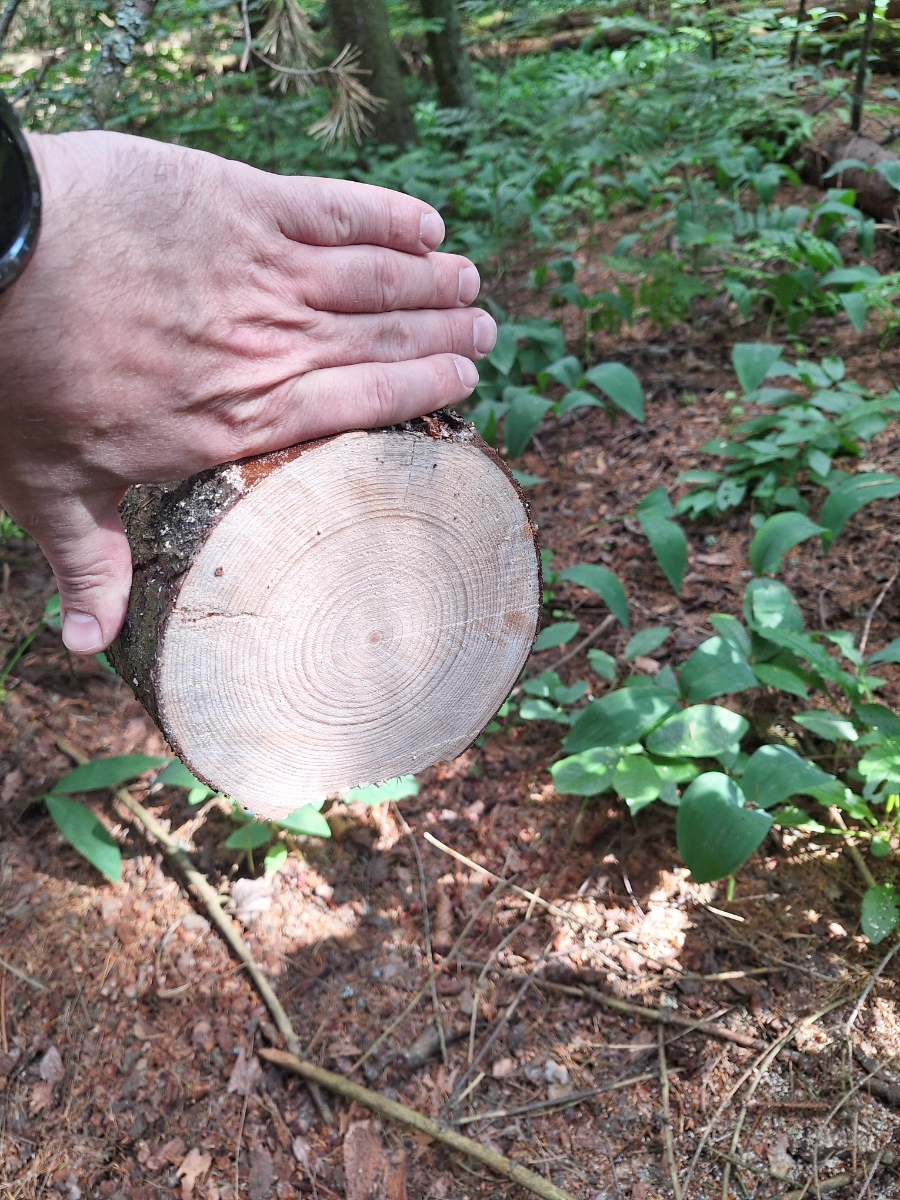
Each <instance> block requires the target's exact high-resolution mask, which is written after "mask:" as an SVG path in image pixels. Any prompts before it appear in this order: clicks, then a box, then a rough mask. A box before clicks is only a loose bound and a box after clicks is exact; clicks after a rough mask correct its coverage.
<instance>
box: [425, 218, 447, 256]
mask: <svg viewBox="0 0 900 1200" xmlns="http://www.w3.org/2000/svg"><path fill="white" fill-rule="evenodd" d="M419 237H420V238H421V239H422V242H423V243H424V244H425V245H426V246H427V247H428V249H429V250H433V249H434V248H435V246H439V245H440V244H441V242H442V241H443V240H444V222H443V221H442V220H441V215H440V213H436V212H427V213H423V214H422V224H421V226H420V228H419Z"/></svg>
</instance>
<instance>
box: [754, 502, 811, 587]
mask: <svg viewBox="0 0 900 1200" xmlns="http://www.w3.org/2000/svg"><path fill="white" fill-rule="evenodd" d="M825 503H826V504H827V503H828V501H827V500H826V502H825ZM825 532H826V530H825V528H824V527H823V526H822V525H815V524H814V523H813V522H812V521H811V520H810V519H809V517H805V516H804V515H803V513H798V512H782V513H776V514H775V516H774V517H769V519H768V520H767V521H764V522H763V524H762V525H761V526H760V527H759V529H758V530H757V531H756V533H755V535H754V537H753V541H752V542H751V543H750V566H751V567H752V569H753V571H754V573H755V574H757V575H772V574H773V573H774V572H775V571H777V570H778V568H779V567H780V566H781V556H782V555H783V554H784V553H785V551H787V550H790V549H791V547H792V546H796V545H798V544H799V543H800V542H805V541H806V539H807V538H811V537H815V535H816V534H817V533H825Z"/></svg>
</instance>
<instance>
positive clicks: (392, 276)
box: [375, 256, 403, 312]
mask: <svg viewBox="0 0 900 1200" xmlns="http://www.w3.org/2000/svg"><path fill="white" fill-rule="evenodd" d="M402 276H403V268H402V266H401V264H400V263H399V262H397V261H396V259H394V258H392V257H390V256H384V257H383V258H382V259H381V261H380V262H379V263H378V266H377V268H376V279H375V302H376V304H378V305H379V307H380V309H381V311H382V312H393V310H394V309H396V308H398V307H399V305H400V298H401V286H402Z"/></svg>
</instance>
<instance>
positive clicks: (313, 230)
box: [270, 175, 444, 254]
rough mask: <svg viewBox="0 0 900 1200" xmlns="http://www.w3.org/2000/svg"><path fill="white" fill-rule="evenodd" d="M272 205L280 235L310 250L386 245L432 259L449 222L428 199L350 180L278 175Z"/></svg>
mask: <svg viewBox="0 0 900 1200" xmlns="http://www.w3.org/2000/svg"><path fill="white" fill-rule="evenodd" d="M272 184H273V192H272V194H271V198H270V204H271V205H272V208H273V214H272V215H273V216H274V217H275V219H276V221H277V222H278V225H279V227H280V229H281V232H282V233H283V234H284V235H285V237H288V238H290V239H291V240H292V241H295V242H305V243H306V244H307V245H310V246H360V245H369V246H386V247H388V248H390V249H391V250H404V251H406V253H407V254H427V253H428V251H429V250H434V249H435V248H436V247H437V246H439V245H440V244H441V242H442V241H443V240H444V222H443V221H442V220H441V216H440V213H438V212H436V211H435V209H433V208H432V207H431V205H430V204H426V203H425V201H424V200H417V199H416V197H415V196H407V195H405V194H404V193H403V192H393V191H391V190H390V189H389V188H381V187H374V186H373V185H372V184H368V183H353V182H351V181H350V180H346V179H316V178H312V177H310V176H307V175H299V176H293V177H290V176H283V175H278V176H273V177H272Z"/></svg>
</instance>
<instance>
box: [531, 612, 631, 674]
mask: <svg viewBox="0 0 900 1200" xmlns="http://www.w3.org/2000/svg"><path fill="white" fill-rule="evenodd" d="M615 619H616V618H615V617H614V616H613V614H612V613H610V614H609V615H608V616H606V617H604V618H603V620H602V621H601V622H600V624H599V625H598V626H597V627H596V629H592V630H591V632H590V633H589V634H588V635H587V637H584V638H582V639H581V641H580V642H576V644H575V645H574V646H573V647H572V649H571V650H567V651H566V652H565V654H564V655H563V656H562V658H558V659H557V660H556V662H555V663H554V664H553V666H552V667H547V668H545V670H548V671H558V670H559V668H560V667H561V666H563V665H564V664H565V663H567V662H570V661H571V660H572V659H573V658H575V657H576V655H578V654H580V653H581V652H582V650H587V648H588V646H592V645H593V644H594V642H596V640H597V638H598V637H599V636H600V634H601V633H605V631H606V630H607V629H609V627H610V625H612V623H613V621H614V620H615Z"/></svg>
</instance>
